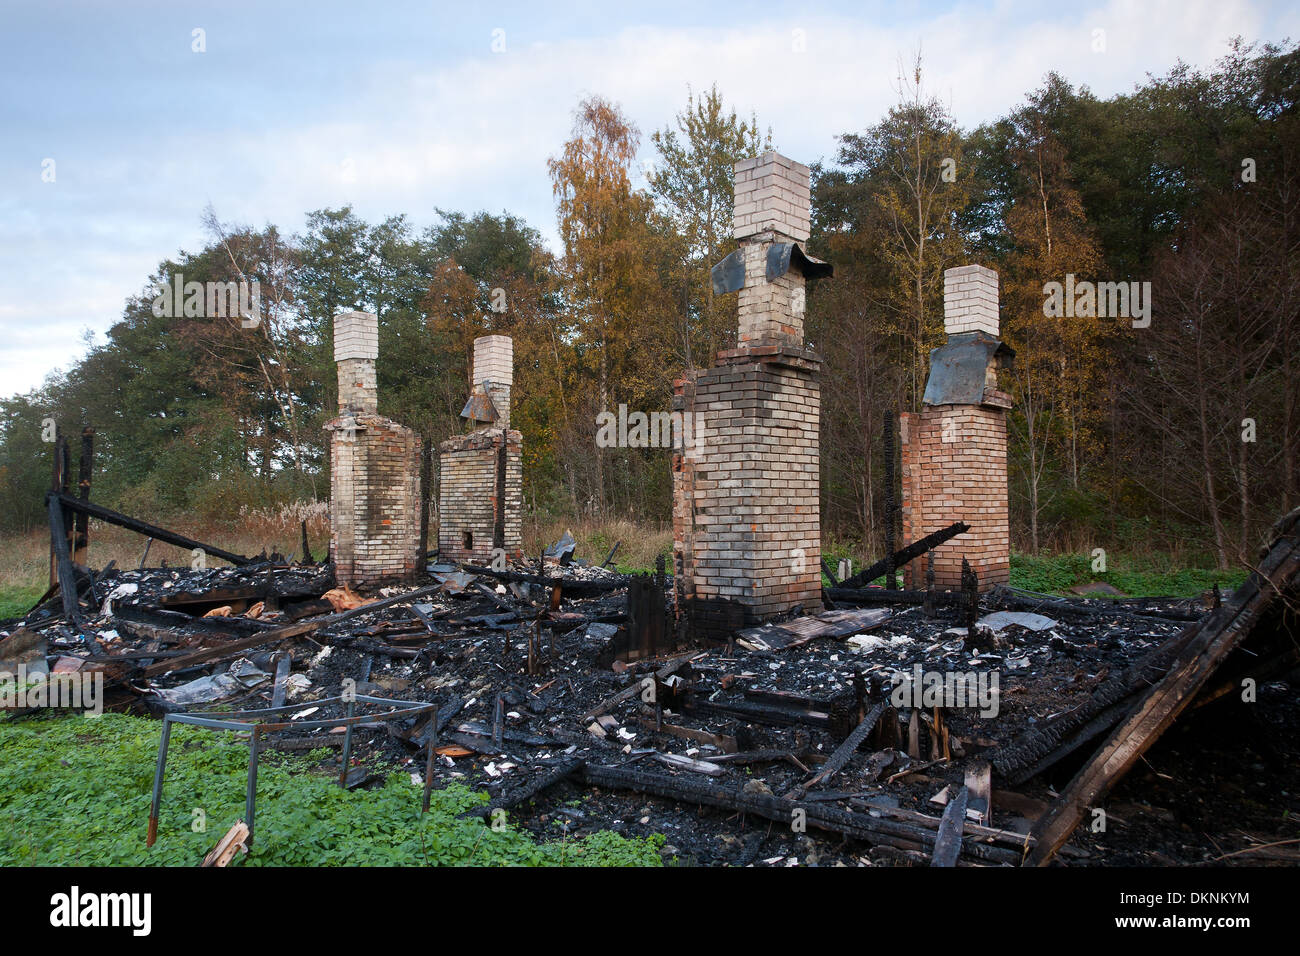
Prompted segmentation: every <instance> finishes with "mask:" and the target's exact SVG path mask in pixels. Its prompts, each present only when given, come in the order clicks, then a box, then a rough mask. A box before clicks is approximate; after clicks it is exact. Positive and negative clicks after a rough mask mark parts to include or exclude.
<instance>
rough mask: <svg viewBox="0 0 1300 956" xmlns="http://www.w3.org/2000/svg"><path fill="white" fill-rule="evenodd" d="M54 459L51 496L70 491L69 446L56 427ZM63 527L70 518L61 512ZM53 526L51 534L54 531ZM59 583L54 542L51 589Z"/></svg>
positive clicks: (52, 547)
mask: <svg viewBox="0 0 1300 956" xmlns="http://www.w3.org/2000/svg"><path fill="white" fill-rule="evenodd" d="M53 450H54V457H53V461H52V466H53V467H52V469H51V472H50V494H52V495H58V494H63V493H64V492H66V491H67V490H68V465H67V458H68V444H67V440H66V439H65V438H64V437H63V432H62V430H61V429H60V428H59V427H58V426H57V425H55V426H54V449H53ZM61 515H62V519H61V520H62V523H63V527H64V528H66V527H67V520H68V516H67V513H66V512H61ZM53 527H54V526H53V524H51V526H50V528H51V532H52V531H53ZM58 583H59V552H58V548H56V547H55V545H54V542H53V540H51V542H50V587H54V586H55V585H56V584H58Z"/></svg>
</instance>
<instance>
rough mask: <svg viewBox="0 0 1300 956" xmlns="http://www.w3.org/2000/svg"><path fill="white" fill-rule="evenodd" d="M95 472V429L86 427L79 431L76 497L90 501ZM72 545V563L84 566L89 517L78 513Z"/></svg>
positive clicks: (86, 555)
mask: <svg viewBox="0 0 1300 956" xmlns="http://www.w3.org/2000/svg"><path fill="white" fill-rule="evenodd" d="M94 470H95V429H93V428H90V427H89V426H87V427H86V428H83V429H82V430H81V460H80V461H79V462H78V463H77V496H78V497H79V498H80V499H81V500H82V501H90V481H91V477H92V476H93V474H94ZM75 525H76V530H75V535H74V539H73V544H72V563H73V564H80V565H82V566H86V565H87V564H88V563H89V561H88V552H89V548H90V516H89V515H87V514H86V513H85V512H84V511H82V512H78V513H77V516H76V519H75Z"/></svg>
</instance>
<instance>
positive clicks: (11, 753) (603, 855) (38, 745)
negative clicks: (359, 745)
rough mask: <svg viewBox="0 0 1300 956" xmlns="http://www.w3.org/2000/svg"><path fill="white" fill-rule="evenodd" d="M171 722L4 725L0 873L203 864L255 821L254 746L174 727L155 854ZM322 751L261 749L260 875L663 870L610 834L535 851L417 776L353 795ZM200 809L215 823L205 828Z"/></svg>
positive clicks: (653, 841) (253, 858) (249, 860)
mask: <svg viewBox="0 0 1300 956" xmlns="http://www.w3.org/2000/svg"><path fill="white" fill-rule="evenodd" d="M161 729H162V724H161V723H160V722H159V721H156V720H147V719H143V718H137V717H128V716H124V715H119V714H105V715H103V716H102V717H98V718H93V719H88V718H84V717H81V716H56V717H48V718H37V719H33V718H30V717H29V718H0V820H3V821H4V824H3V827H0V865H4V866H14V865H19V866H24V865H28V866H59V865H68V864H77V865H83V866H84V865H90V866H148V865H172V866H194V865H197V864H198V863H199V862H200V861H201V860H202V859H203V856H204V854H205V853H206V852H207V851H208V850H209V849H211V848H212V846H213V844H215V843H216V841H217V840H218V839H219V838H220V837H221V836H222V835H223V834H224V833H225V831H226V830H227V829H228V828H229V827H230V826H231V825H233V824H234V823H235V821H236V820H238V819H240V818H241V817H242V816H243V814H244V785H245V777H246V772H247V768H248V748H247V746H246V745H242V746H241V745H240V744H239V743H238V742H237V741H235V740H234V739H233V738H232V736H231V735H230V734H226V733H213V732H209V731H204V730H201V729H199V728H195V727H186V726H180V725H177V726H174V727H173V728H172V737H171V746H170V748H169V750H168V760H167V776H166V779H165V781H164V785H163V804H162V812H161V818H160V821H159V826H158V841H157V843H156V844H155V845H154V847H153V849H152V850H149V849H146V848H145V845H144V841H145V833H146V830H147V827H148V816H149V795H150V789H151V787H152V784H153V771H154V764H155V761H156V758H157V754H158V739H159V736H160V734H161ZM318 758H319V754H316V755H313V754H292V755H290V754H281V753H276V752H263V754H262V760H261V762H260V766H259V768H258V785H257V829H256V834H255V837H256V839H255V841H254V844H253V847H252V852H251V854H250V855H249V856H248V857H246V858H244V859H243V862H242V863H238V864H236V865H241V866H248V865H260V866H340V865H345V866H376V865H395V866H457V865H462V866H658V865H660V858H659V852H658V849H659V845H660V844H661V842H662V837H658V836H654V837H650V838H648V839H629V838H625V837H622V836H619V835H617V834H614V833H608V832H601V833H596V834H593V835H590V836H587V837H584V838H582V839H577V840H562V841H556V842H550V843H536V842H534V840H533V839H532V838H531V837H530V836H529V835H528V834H527V833H523V832H520V831H517V830H515V829H513V828H511V827H509V826H507V827H505V828H504V829H501V830H493V829H492V828H491V827H488V826H486V825H484V824H483V823H481V822H479V821H478V820H458V819H456V815H457V814H458V813H461V812H463V811H464V810H467V809H469V808H471V807H474V806H477V805H481V804H483V803H485V802H486V800H487V796H486V795H485V794H482V793H475V792H474V791H472V790H470V789H468V788H467V787H464V786H461V785H459V784H453V785H451V786H449V787H448V788H447V789H445V790H434V791H433V800H432V803H431V804H430V807H429V812H428V813H427V814H425V815H421V813H420V798H421V790H420V788H419V787H416V786H414V785H413V784H412V783H411V779H410V776H409V775H408V774H402V773H395V774H392V775H391V776H390V777H389V778H388V780H387V781H386V783H385V784H384V785H383V786H382V787H378V788H375V789H373V790H355V791H351V792H349V791H346V790H343V789H341V788H340V787H339V786H338V785H337V784H335V783H334V782H333V777H330V776H325V775H324V774H323V773H322V772H319V771H314V770H312V767H313V766H314V764H316V763H317V762H318ZM196 809H201V810H202V812H203V816H204V817H205V819H206V828H205V830H204V831H203V832H195V829H194V821H195V820H196V818H197V815H196V813H195V811H196Z"/></svg>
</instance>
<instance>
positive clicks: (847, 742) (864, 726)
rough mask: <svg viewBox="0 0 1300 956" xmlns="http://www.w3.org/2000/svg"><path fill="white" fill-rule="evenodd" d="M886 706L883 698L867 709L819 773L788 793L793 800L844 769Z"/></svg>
mask: <svg viewBox="0 0 1300 956" xmlns="http://www.w3.org/2000/svg"><path fill="white" fill-rule="evenodd" d="M886 706H887V705H886V702H885V701H883V700H882V701H880V702H879V703H877V704H876V705H875V706H874V707H872V708H871V709H870V710H869V711H867V715H866V716H865V717H863V718H862V721H861V722H860V723H859V724H858V726H857V727H855V728H854V729H853V733H851V734H849V735H848V737H846V738H845V739H844V742H843V743H841V744H840V745H839V746H838V747H836V748H835V750H834V752H833V753H832V754H831V755H830V756H829V757H827V758H826V762H825V763H824V764H822V767H821V770H819V771H818V772H817V775H816V776H815V777H813V778H812V779H811V780H809V781H808V782H807V783H804V784H801V785H799V786H798V787H796V788H795V789H794V790H793V791H791V793H790V794H787V796H789V797H790V798H791V799H793V800H798V799H799V798H800V797H802V796H803V795H804V794H805V793H807V792H808V791H809V790H811V789H812V788H813V787H816V786H820V785H821V784H823V783H825V782H826V781H827V780H829V779H830V778H831V777H833V776H835V774H837V773H839V771H841V770H843V769H844V766H845V764H847V763H848V762H849V759H850V758H851V757H852V756H853V755H854V754H855V753H857V750H858V748H859V747H861V746H862V743H863V741H865V740H866V739H867V735H868V734H869V733H871V731H872V729H874V728H875V726H876V721H878V720H880V715H881V714H883V713H884V712H885V707H886Z"/></svg>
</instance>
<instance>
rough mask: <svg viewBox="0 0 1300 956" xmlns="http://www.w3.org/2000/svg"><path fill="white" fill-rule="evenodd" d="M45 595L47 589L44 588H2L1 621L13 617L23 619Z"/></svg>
mask: <svg viewBox="0 0 1300 956" xmlns="http://www.w3.org/2000/svg"><path fill="white" fill-rule="evenodd" d="M44 593H45V588H42V587H23V586H21V585H16V586H13V587H7V588H0V621H4V620H7V619H9V618H11V617H22V616H23V615H24V614H26V613H27V612H28V611H30V610H31V609H32V605H33V604H35V603H36V601H37V599H38V598H40V596H41V595H42V594H44Z"/></svg>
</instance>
